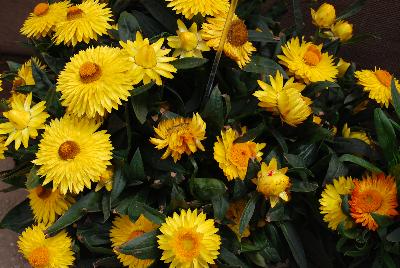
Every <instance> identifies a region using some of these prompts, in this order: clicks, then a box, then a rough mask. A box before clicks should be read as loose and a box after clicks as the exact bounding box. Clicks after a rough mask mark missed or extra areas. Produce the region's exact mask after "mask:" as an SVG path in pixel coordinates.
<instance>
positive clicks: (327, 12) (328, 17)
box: [311, 3, 336, 28]
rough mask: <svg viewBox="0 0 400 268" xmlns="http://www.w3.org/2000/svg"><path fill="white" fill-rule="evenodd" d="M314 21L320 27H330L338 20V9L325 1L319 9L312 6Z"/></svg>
mask: <svg viewBox="0 0 400 268" xmlns="http://www.w3.org/2000/svg"><path fill="white" fill-rule="evenodd" d="M311 17H312V22H313V24H314V25H315V26H317V27H319V28H329V27H330V26H331V25H332V24H333V23H334V22H335V20H336V11H335V8H334V6H332V5H331V4H327V3H323V4H322V5H321V6H320V7H319V8H318V9H317V11H315V10H314V9H312V8H311Z"/></svg>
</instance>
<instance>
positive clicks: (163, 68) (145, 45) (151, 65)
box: [119, 32, 176, 85]
mask: <svg viewBox="0 0 400 268" xmlns="http://www.w3.org/2000/svg"><path fill="white" fill-rule="evenodd" d="M119 43H120V45H121V46H122V47H123V52H124V53H123V54H124V56H125V57H127V58H128V60H129V61H130V64H129V63H128V65H130V68H131V69H132V72H133V82H134V84H138V83H140V82H141V81H143V84H147V83H150V82H151V81H155V82H156V84H157V85H162V80H161V77H166V78H169V79H172V78H174V76H173V75H172V73H176V68H175V67H174V66H173V65H172V64H170V63H168V62H171V61H174V60H176V58H175V57H166V55H167V54H168V53H169V52H170V51H171V49H163V48H162V45H163V43H164V38H160V39H158V41H157V42H155V43H154V44H150V41H149V39H148V38H145V39H143V36H142V34H141V33H140V32H137V33H136V40H135V41H134V42H132V41H131V40H127V41H126V42H122V41H120V42H119Z"/></svg>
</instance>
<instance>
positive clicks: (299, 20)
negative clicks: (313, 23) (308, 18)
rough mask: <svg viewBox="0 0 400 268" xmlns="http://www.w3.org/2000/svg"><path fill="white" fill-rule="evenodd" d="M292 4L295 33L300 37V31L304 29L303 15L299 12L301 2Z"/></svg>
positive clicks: (296, 1)
mask: <svg viewBox="0 0 400 268" xmlns="http://www.w3.org/2000/svg"><path fill="white" fill-rule="evenodd" d="M292 3H293V16H294V22H295V25H296V33H297V35H300V36H301V33H302V30H303V28H304V25H305V24H304V21H303V13H302V11H301V1H300V0H292Z"/></svg>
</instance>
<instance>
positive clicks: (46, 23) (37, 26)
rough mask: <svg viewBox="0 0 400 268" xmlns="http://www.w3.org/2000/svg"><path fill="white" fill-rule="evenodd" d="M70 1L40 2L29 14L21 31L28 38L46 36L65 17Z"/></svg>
mask: <svg viewBox="0 0 400 268" xmlns="http://www.w3.org/2000/svg"><path fill="white" fill-rule="evenodd" d="M70 5H71V4H70V3H69V1H62V2H56V3H53V4H48V3H47V2H42V3H39V4H37V5H36V6H35V8H34V9H33V12H32V13H31V14H29V17H28V18H27V19H26V20H25V22H24V25H23V26H22V28H21V30H20V32H21V34H23V35H25V36H26V37H28V38H31V37H33V38H40V37H45V36H47V35H48V34H49V33H51V32H52V31H53V30H54V27H55V25H56V24H57V23H58V22H59V20H60V18H63V17H65V14H67V10H68V7H69V6H70Z"/></svg>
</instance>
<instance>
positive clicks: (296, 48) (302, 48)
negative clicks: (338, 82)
mask: <svg viewBox="0 0 400 268" xmlns="http://www.w3.org/2000/svg"><path fill="white" fill-rule="evenodd" d="M321 49H322V45H319V46H317V45H314V44H313V43H311V42H306V41H304V40H302V41H301V42H300V40H299V38H298V37H295V38H292V39H290V40H289V41H288V42H287V43H286V44H285V45H284V46H282V51H283V55H278V58H279V60H280V61H279V63H281V64H282V65H284V66H286V67H287V68H288V71H289V73H290V74H293V75H295V76H296V78H297V79H302V80H303V81H304V83H306V84H310V83H313V82H319V81H331V82H333V81H335V79H336V77H337V75H338V69H337V66H336V65H335V63H334V62H333V57H332V56H330V55H329V54H328V53H327V52H325V53H323V52H321Z"/></svg>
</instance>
